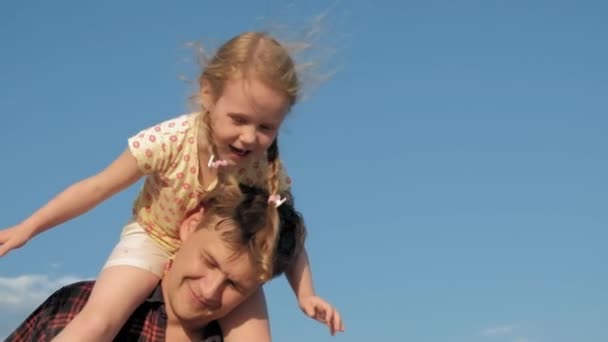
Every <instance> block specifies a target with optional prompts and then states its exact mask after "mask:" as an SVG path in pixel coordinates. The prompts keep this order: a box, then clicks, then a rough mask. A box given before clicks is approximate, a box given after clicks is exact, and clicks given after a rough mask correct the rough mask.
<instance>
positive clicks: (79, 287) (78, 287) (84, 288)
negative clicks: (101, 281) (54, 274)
mask: <svg viewBox="0 0 608 342" xmlns="http://www.w3.org/2000/svg"><path fill="white" fill-rule="evenodd" d="M93 285H95V281H93V280H82V281H78V282H75V283H71V284H68V285H65V286H63V287H62V288H60V289H59V290H57V291H55V292H54V293H53V294H52V295H51V297H58V298H76V297H86V298H88V297H89V295H90V294H91V291H92V290H93Z"/></svg>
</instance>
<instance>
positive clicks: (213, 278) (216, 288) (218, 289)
mask: <svg viewBox="0 0 608 342" xmlns="http://www.w3.org/2000/svg"><path fill="white" fill-rule="evenodd" d="M200 287H201V290H200V293H201V296H202V297H203V298H202V299H203V300H204V301H206V302H207V304H208V305H209V309H214V308H216V307H217V306H219V305H220V304H221V298H222V292H223V291H224V287H225V276H224V275H223V274H221V273H220V272H212V273H210V274H207V276H206V277H205V278H203V279H202V280H201V282H200Z"/></svg>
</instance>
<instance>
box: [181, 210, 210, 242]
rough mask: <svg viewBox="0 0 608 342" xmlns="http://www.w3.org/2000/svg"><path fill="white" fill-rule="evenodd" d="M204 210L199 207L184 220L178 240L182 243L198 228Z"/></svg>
mask: <svg viewBox="0 0 608 342" xmlns="http://www.w3.org/2000/svg"><path fill="white" fill-rule="evenodd" d="M204 214H205V208H203V207H201V208H200V209H197V210H196V211H194V212H192V214H190V215H189V216H188V217H186V218H185V219H184V221H183V222H182V224H181V226H180V229H179V239H180V240H181V242H182V243H184V242H185V241H186V240H187V239H188V237H190V235H191V234H192V233H194V232H195V231H196V230H197V229H199V228H200V224H201V222H202V221H203V216H204Z"/></svg>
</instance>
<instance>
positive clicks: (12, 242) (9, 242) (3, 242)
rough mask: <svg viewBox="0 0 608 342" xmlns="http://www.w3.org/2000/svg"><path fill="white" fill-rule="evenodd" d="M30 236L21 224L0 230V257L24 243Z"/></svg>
mask: <svg viewBox="0 0 608 342" xmlns="http://www.w3.org/2000/svg"><path fill="white" fill-rule="evenodd" d="M30 237H31V234H29V233H28V232H27V231H26V229H25V228H24V227H23V226H21V225H17V226H13V227H11V228H8V229H4V230H0V257H2V256H5V255H6V254H7V253H8V252H10V251H11V250H13V249H16V248H19V247H21V246H23V245H25V243H26V242H27V241H28V240H29V239H30Z"/></svg>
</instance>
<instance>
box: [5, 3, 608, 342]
mask: <svg viewBox="0 0 608 342" xmlns="http://www.w3.org/2000/svg"><path fill="white" fill-rule="evenodd" d="M327 7H332V11H331V12H330V14H329V16H328V19H327V23H328V24H329V25H328V26H329V27H328V31H327V32H328V33H327V36H325V37H324V38H325V40H326V41H327V42H328V43H327V44H328V45H325V46H323V45H320V48H327V47H331V48H334V47H335V48H336V50H337V52H336V54H335V56H334V57H333V58H332V59H331V60H330V63H329V66H330V67H332V68H335V69H337V70H338V72H337V73H336V74H335V75H334V76H333V77H332V78H331V79H330V80H329V81H327V82H326V83H324V84H323V85H321V86H320V87H317V88H316V90H315V91H314V92H313V93H312V94H311V95H310V97H309V98H308V99H307V100H306V101H305V102H303V103H302V104H301V105H300V106H299V107H298V108H296V110H295V111H294V112H293V116H292V117H291V118H290V119H289V120H288V122H287V123H286V125H285V126H284V129H283V133H282V135H281V151H282V156H283V158H284V160H285V162H286V164H287V167H288V169H289V170H290V173H291V175H292V178H293V179H294V181H295V183H294V191H295V195H296V200H297V205H298V207H299V209H300V210H301V211H302V212H303V214H304V215H305V218H306V220H307V223H308V228H309V232H310V236H309V240H308V248H309V251H310V254H311V258H312V264H313V268H314V275H315V279H316V285H317V289H318V292H319V293H320V294H321V295H323V296H324V297H326V298H327V299H329V300H330V301H332V302H333V303H335V305H337V306H338V307H339V308H340V309H341V311H342V313H343V316H344V319H345V322H346V327H347V332H346V333H345V334H343V335H340V336H338V337H334V338H331V337H330V336H329V334H328V333H327V331H326V329H325V328H324V327H323V326H321V325H319V324H317V323H314V322H313V321H311V320H309V319H307V318H305V316H304V315H303V314H301V313H300V312H299V309H298V308H297V306H296V303H295V301H294V299H293V296H292V294H291V292H290V289H289V287H288V285H287V283H286V281H285V280H284V279H280V280H277V281H275V282H273V283H272V284H270V285H269V286H267V290H266V291H267V296H268V300H269V306H270V311H271V320H272V326H273V332H274V336H275V340H276V341H295V342H298V341H354V342H358V341H416V342H448V341H449V342H452V341H456V342H459V341H462V342H485V341H488V342H571V341H583V342H601V341H608V290H607V289H608V271H607V263H608V249H607V248H606V243H607V241H608V231H607V228H608V214H607V208H608V198H607V195H606V194H607V193H608V182H607V179H606V176H607V175H608V152H607V149H608V138H607V136H606V132H607V131H608V118H607V114H608V66H607V65H608V64H607V60H608V58H607V57H608V40H607V39H606V37H607V34H608V20H607V18H608V3H606V2H603V1H583V0H578V1H447V0H445V1H401V2H397V1H376V2H373V3H372V1H341V2H336V3H333V2H326V1H320V0H318V1H302V2H296V1H294V2H292V3H291V4H287V3H283V2H281V1H279V0H272V1H270V0H268V1H224V2H222V1H214V2H211V1H179V2H177V1H176V2H173V3H171V4H169V3H168V2H166V1H130V2H128V4H127V3H126V2H118V1H105V2H100V1H97V2H86V4H85V2H81V1H55V2H44V1H25V2H19V3H18V2H16V1H3V2H1V3H0V49H1V53H0V117H1V122H2V125H1V128H0V129H1V131H2V134H0V155H1V156H2V168H1V171H0V172H1V173H0V174H1V176H2V179H3V190H2V195H1V196H0V208H2V209H1V212H2V220H1V222H0V226H3V227H6V226H10V225H12V224H15V223H18V222H19V221H20V220H22V219H23V218H25V217H26V216H27V215H29V214H30V213H31V212H32V211H33V210H34V209H36V208H38V207H39V206H40V205H42V204H43V203H45V202H46V201H47V200H48V199H49V198H51V197H52V196H53V195H55V194H56V193H57V192H58V191H60V190H61V189H63V188H64V187H65V186H67V185H69V184H71V183H72V182H74V181H76V180H79V179H81V178H84V177H86V176H88V175H91V174H93V173H94V172H97V171H98V170H100V169H101V168H102V167H104V166H105V165H106V164H107V163H109V162H110V161H111V160H112V159H113V158H115V157H116V156H117V155H118V154H119V153H120V152H121V151H122V150H123V149H124V148H125V146H126V139H127V137H129V136H131V135H132V134H134V133H135V132H137V131H138V130H139V129H141V128H144V127H147V126H149V125H151V124H154V123H156V122H159V121H161V120H164V119H167V118H170V117H172V116H174V115H177V114H179V113H182V112H184V111H185V110H186V108H187V106H186V102H187V97H188V95H189V94H190V92H191V91H192V88H191V87H190V86H188V85H187V84H185V83H184V82H182V81H181V80H180V79H179V78H180V76H181V75H185V76H188V77H196V68H195V67H194V66H193V65H192V63H190V62H184V61H183V60H184V59H187V58H190V57H191V53H190V52H191V51H189V50H188V49H187V48H185V47H184V46H185V44H186V43H187V42H188V41H191V40H199V41H202V42H203V43H206V42H211V43H217V42H222V41H224V40H225V39H227V38H229V37H231V36H233V35H235V34H237V33H239V32H241V31H244V30H250V29H259V28H265V27H267V26H268V25H267V24H266V23H268V22H271V23H279V24H287V25H290V27H291V28H296V29H297V28H303V27H305V23H306V20H307V19H309V18H311V17H313V16H314V15H316V14H319V13H321V12H322V11H323V10H324V9H326V8H327ZM136 190H137V187H133V188H132V189H129V190H128V191H125V192H124V193H121V194H119V195H118V196H116V197H114V198H112V199H111V200H109V201H107V202H106V203H104V204H102V205H101V206H99V207H98V208H96V209H95V210H93V211H91V212H89V213H88V214H86V215H84V216H82V217H80V218H78V219H75V220H73V221H71V222H69V223H66V224H64V225H62V226H61V227H59V228H57V229H55V230H53V231H51V232H48V233H45V234H43V235H41V236H39V237H38V238H36V239H35V240H33V241H32V242H31V243H29V244H28V245H26V246H25V247H24V248H22V249H20V250H19V251H16V252H13V253H11V254H10V255H9V256H8V257H5V258H2V259H0V336H4V335H5V334H6V333H8V332H9V331H11V330H12V329H13V328H14V327H15V325H16V324H17V323H18V322H19V321H20V320H21V319H22V318H23V317H24V315H25V314H26V313H27V312H29V311H31V310H32V309H33V308H34V307H35V306H36V304H38V303H39V302H40V300H41V298H42V297H44V296H46V294H48V293H49V291H50V289H55V288H57V287H58V286H59V284H61V283H63V282H65V281H66V279H68V280H69V279H79V278H82V277H85V278H86V277H95V276H96V274H97V272H98V271H99V269H100V267H101V265H102V263H103V262H104V260H105V258H106V256H107V254H108V253H109V251H110V250H111V248H112V246H113V245H114V243H115V242H116V240H117V238H118V235H119V232H120V229H121V226H122V224H123V223H124V222H125V221H126V220H127V218H128V215H129V212H130V204H131V201H132V199H133V197H134V196H135V193H136ZM66 277H67V278H66Z"/></svg>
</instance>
